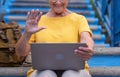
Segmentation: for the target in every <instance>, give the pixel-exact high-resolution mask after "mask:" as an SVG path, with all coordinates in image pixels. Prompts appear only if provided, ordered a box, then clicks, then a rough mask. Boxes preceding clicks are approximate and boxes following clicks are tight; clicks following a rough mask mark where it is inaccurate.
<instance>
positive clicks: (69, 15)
mask: <svg viewBox="0 0 120 77" xmlns="http://www.w3.org/2000/svg"><path fill="white" fill-rule="evenodd" d="M48 2H49V5H50V9H49V11H48V12H47V13H46V14H44V15H42V12H40V11H39V10H38V9H37V10H31V11H29V12H28V14H27V18H26V25H25V32H24V34H23V35H22V37H21V38H20V40H19V41H18V42H17V44H16V54H17V55H18V56H26V55H28V54H29V51H30V43H32V42H36V43H78V42H80V43H86V44H87V45H88V46H87V47H79V48H78V49H76V50H75V51H74V52H75V55H77V56H79V57H81V58H82V59H83V60H86V61H87V60H89V59H90V57H91V56H92V55H93V48H94V42H93V39H92V32H91V30H90V28H89V26H88V22H87V20H86V18H85V17H84V16H82V15H79V14H77V13H74V12H72V11H70V10H68V9H67V5H68V2H69V0H48ZM86 70H87V71H86ZM56 72H60V70H57V71H54V70H44V71H38V70H34V69H32V68H31V69H30V70H29V71H28V73H27V74H28V75H27V77H57V74H56ZM62 77H91V75H90V74H89V72H88V65H87V63H86V67H85V69H84V70H79V71H74V70H66V71H64V72H63V73H62Z"/></svg>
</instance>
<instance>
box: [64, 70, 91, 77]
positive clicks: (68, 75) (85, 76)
mask: <svg viewBox="0 0 120 77" xmlns="http://www.w3.org/2000/svg"><path fill="white" fill-rule="evenodd" d="M62 77H91V75H90V74H89V73H88V72H86V71H85V70H80V71H74V70H68V71H65V72H64V73H63V75H62Z"/></svg>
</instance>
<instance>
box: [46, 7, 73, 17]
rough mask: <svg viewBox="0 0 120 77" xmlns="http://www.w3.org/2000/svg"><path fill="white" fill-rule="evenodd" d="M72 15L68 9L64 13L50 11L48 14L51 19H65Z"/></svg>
mask: <svg viewBox="0 0 120 77" xmlns="http://www.w3.org/2000/svg"><path fill="white" fill-rule="evenodd" d="M70 13H71V11H69V10H67V9H66V10H65V11H64V12H62V13H55V12H53V11H52V10H51V9H50V10H49V12H48V13H47V15H48V16H50V17H63V16H66V15H68V14H70Z"/></svg>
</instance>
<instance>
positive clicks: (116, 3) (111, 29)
mask: <svg viewBox="0 0 120 77" xmlns="http://www.w3.org/2000/svg"><path fill="white" fill-rule="evenodd" d="M93 2H94V5H95V7H96V9H97V11H98V13H99V15H100V17H101V20H102V22H103V24H104V26H105V28H106V30H107V32H108V34H109V37H111V38H110V40H111V42H112V46H120V19H119V18H120V8H119V7H120V0H93Z"/></svg>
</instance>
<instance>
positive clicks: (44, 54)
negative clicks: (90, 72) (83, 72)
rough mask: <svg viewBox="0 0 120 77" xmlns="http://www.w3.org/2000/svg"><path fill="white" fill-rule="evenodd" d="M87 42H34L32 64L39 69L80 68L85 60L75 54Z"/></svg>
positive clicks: (32, 45)
mask: <svg viewBox="0 0 120 77" xmlns="http://www.w3.org/2000/svg"><path fill="white" fill-rule="evenodd" d="M79 46H82V47H86V44H85V43H32V44H31V54H32V66H33V68H34V69H37V70H80V69H84V68H85V61H84V60H82V59H81V58H80V57H78V56H76V55H75V54H74V50H75V49H77V48H78V47H79Z"/></svg>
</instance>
